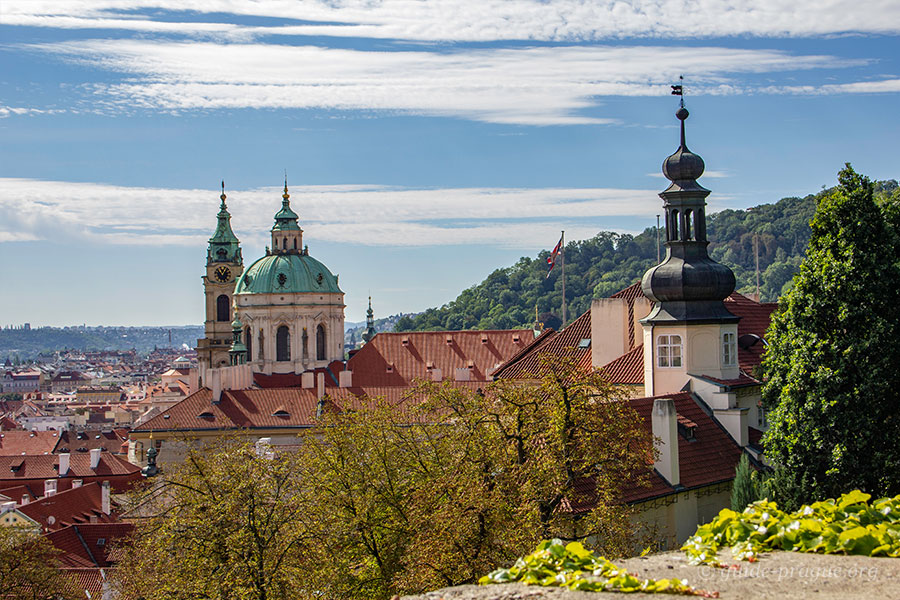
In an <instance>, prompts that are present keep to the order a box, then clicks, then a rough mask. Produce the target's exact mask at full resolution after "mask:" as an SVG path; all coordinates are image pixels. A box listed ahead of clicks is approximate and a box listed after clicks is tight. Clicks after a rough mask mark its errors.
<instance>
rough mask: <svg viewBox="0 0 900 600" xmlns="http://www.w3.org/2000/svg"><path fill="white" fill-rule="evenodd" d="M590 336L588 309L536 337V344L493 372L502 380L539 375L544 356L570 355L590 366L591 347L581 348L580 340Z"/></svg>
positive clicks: (542, 368) (542, 367)
mask: <svg viewBox="0 0 900 600" xmlns="http://www.w3.org/2000/svg"><path fill="white" fill-rule="evenodd" d="M590 339H591V311H590V310H588V311H586V312H585V313H583V314H582V315H581V316H580V317H578V318H577V319H575V320H574V321H572V322H571V323H569V325H568V326H566V327H564V328H563V329H562V330H560V331H558V332H556V333H552V334H550V335H547V336H546V337H541V338H538V340H537V343H535V344H533V345H531V346H530V347H529V348H528V349H527V352H523V353H520V354H519V355H518V356H516V357H514V359H513V360H510V361H507V362H506V363H504V364H503V365H502V366H501V367H500V368H499V369H497V371H496V372H495V374H494V375H495V377H498V378H503V379H515V378H536V377H540V376H541V374H542V373H543V371H544V368H545V367H544V366H543V365H542V364H541V357H542V356H543V355H552V356H560V357H562V356H566V357H572V358H574V359H575V360H577V361H579V362H580V363H582V364H584V365H585V366H586V367H587V368H589V367H590V365H591V347H590V345H587V346H586V347H581V341H582V340H590ZM585 360H586V361H587V362H586V363H585Z"/></svg>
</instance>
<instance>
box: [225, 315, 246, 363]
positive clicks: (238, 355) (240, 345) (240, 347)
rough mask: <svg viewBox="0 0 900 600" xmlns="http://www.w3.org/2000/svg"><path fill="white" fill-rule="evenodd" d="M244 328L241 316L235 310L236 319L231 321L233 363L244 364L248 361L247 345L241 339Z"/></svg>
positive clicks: (229, 351) (229, 352) (230, 350)
mask: <svg viewBox="0 0 900 600" xmlns="http://www.w3.org/2000/svg"><path fill="white" fill-rule="evenodd" d="M243 328H244V324H243V323H241V318H240V317H239V316H238V315H237V311H235V313H234V321H232V322H231V338H232V340H231V348H230V349H229V350H228V354H229V355H230V357H231V364H232V365H242V364H244V363H245V362H247V346H246V345H244V342H243V341H241V334H242V333H243Z"/></svg>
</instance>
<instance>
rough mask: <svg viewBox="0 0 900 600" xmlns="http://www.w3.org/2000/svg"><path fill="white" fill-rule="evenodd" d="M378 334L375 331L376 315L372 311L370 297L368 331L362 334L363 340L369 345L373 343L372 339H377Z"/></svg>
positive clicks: (367, 311)
mask: <svg viewBox="0 0 900 600" xmlns="http://www.w3.org/2000/svg"><path fill="white" fill-rule="evenodd" d="M376 333H378V332H377V331H375V313H374V312H373V311H372V296H369V308H368V310H366V331H365V332H364V333H363V334H362V339H363V341H364V342H365V343H367V344H368V343H369V342H371V341H372V338H373V337H375V334H376Z"/></svg>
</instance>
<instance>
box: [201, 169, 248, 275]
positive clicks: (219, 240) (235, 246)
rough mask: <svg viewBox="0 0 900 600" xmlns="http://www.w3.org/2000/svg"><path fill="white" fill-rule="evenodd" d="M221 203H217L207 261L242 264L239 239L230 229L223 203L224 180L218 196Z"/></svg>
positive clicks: (228, 218)
mask: <svg viewBox="0 0 900 600" xmlns="http://www.w3.org/2000/svg"><path fill="white" fill-rule="evenodd" d="M219 198H220V199H221V200H222V203H221V204H220V205H219V214H218V215H217V219H218V223H217V224H216V231H215V233H213V236H212V237H211V238H209V250H208V252H207V263H216V262H228V263H237V264H243V258H242V257H241V246H240V240H238V239H237V236H236V235H234V231H232V230H231V213H229V212H228V207H227V206H226V205H225V198H226V196H225V182H224V181H223V182H222V195H221V196H219Z"/></svg>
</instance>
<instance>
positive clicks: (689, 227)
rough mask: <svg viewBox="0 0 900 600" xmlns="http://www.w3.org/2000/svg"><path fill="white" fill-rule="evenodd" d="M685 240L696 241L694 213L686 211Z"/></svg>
mask: <svg viewBox="0 0 900 600" xmlns="http://www.w3.org/2000/svg"><path fill="white" fill-rule="evenodd" d="M684 239H686V240H692V239H694V211H692V210H690V209H689V210H686V211H684Z"/></svg>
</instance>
